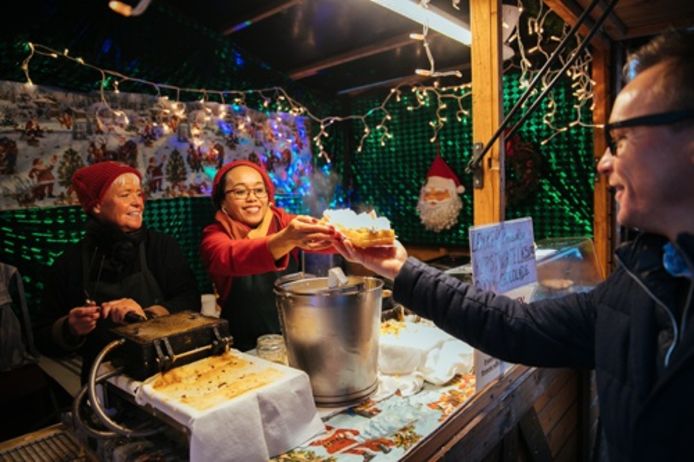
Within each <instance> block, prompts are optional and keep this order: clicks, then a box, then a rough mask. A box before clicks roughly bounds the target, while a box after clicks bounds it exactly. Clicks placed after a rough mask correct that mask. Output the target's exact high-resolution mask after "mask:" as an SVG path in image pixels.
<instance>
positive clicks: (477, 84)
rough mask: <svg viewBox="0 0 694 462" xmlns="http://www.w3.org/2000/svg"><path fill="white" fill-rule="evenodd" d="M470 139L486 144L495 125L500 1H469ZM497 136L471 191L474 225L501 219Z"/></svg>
mask: <svg viewBox="0 0 694 462" xmlns="http://www.w3.org/2000/svg"><path fill="white" fill-rule="evenodd" d="M470 24H471V27H472V43H473V46H472V47H471V49H470V62H471V63H472V141H473V143H482V144H486V143H487V142H488V141H489V140H490V139H491V137H492V135H493V134H494V132H495V131H496V129H497V128H498V127H499V124H500V123H501V118H502V117H501V116H502V106H501V97H502V96H501V55H502V50H501V46H502V43H501V0H475V1H474V2H470ZM502 142H503V140H502V139H499V140H498V141H497V142H496V143H494V145H493V146H492V148H491V149H490V150H489V152H488V153H487V154H486V156H485V157H484V158H483V159H482V163H481V164H480V167H481V169H482V181H483V185H482V188H475V189H474V192H473V200H474V207H473V214H474V220H473V221H474V224H475V225H484V224H488V223H497V222H500V221H503V219H504V208H505V204H504V202H505V200H504V154H503V149H502V146H503V145H502Z"/></svg>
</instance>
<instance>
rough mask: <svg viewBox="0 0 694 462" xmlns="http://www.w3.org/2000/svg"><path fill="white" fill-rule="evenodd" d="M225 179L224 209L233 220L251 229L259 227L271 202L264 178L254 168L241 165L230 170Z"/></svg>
mask: <svg viewBox="0 0 694 462" xmlns="http://www.w3.org/2000/svg"><path fill="white" fill-rule="evenodd" d="M225 179H226V181H225V183H224V200H223V201H222V208H223V209H224V210H226V212H227V214H228V215H229V216H231V218H233V219H235V220H238V221H240V222H242V223H245V224H246V225H248V226H250V227H256V226H258V225H259V224H260V222H262V221H263V217H265V214H266V213H267V210H268V207H269V202H270V200H269V198H268V193H267V188H266V187H265V183H264V182H263V177H262V176H261V175H260V173H259V172H258V171H257V170H255V169H254V168H252V167H248V166H246V165H239V166H238V167H234V168H232V169H231V170H229V172H227V174H226V176H225Z"/></svg>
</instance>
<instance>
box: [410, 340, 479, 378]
mask: <svg viewBox="0 0 694 462" xmlns="http://www.w3.org/2000/svg"><path fill="white" fill-rule="evenodd" d="M472 356H473V349H472V347H471V346H470V345H468V344H467V343H464V342H461V341H460V340H457V339H455V338H453V337H451V338H450V339H449V340H446V341H445V342H444V343H443V344H441V345H439V346H437V347H436V348H434V349H433V350H431V351H430V352H429V353H428V354H427V358H426V361H425V362H424V365H423V366H422V367H421V368H420V371H421V373H422V375H423V376H424V379H425V380H426V381H427V382H429V383H433V384H434V385H443V384H444V383H446V382H448V381H449V380H451V379H452V378H453V377H454V376H455V375H456V374H463V373H466V372H470V370H471V369H472Z"/></svg>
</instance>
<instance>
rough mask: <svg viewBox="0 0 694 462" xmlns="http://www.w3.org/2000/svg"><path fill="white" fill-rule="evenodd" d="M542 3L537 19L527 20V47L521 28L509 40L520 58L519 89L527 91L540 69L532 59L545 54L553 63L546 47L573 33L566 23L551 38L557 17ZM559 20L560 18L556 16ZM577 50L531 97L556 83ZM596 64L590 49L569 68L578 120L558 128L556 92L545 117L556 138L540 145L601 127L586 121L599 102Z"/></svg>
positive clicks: (560, 58) (564, 58) (564, 57)
mask: <svg viewBox="0 0 694 462" xmlns="http://www.w3.org/2000/svg"><path fill="white" fill-rule="evenodd" d="M538 3H539V9H538V11H537V13H536V15H535V16H531V17H528V18H527V20H526V24H525V27H527V35H526V38H525V41H526V43H524V41H523V40H521V34H520V27H521V26H520V24H519V26H518V28H517V29H516V31H515V32H514V33H513V34H512V35H511V37H509V42H510V43H514V44H515V45H516V46H517V48H518V52H519V54H520V59H519V64H518V66H516V65H513V64H512V65H511V67H520V72H521V75H520V77H519V85H520V88H521V89H525V88H527V87H528V86H529V85H530V82H531V81H532V80H533V78H534V77H535V74H536V73H537V71H538V69H539V67H537V66H533V64H532V62H531V60H530V55H537V54H542V55H543V56H544V61H546V60H547V59H549V56H550V54H551V53H550V52H548V51H547V50H546V49H545V47H546V46H547V43H554V44H558V43H559V42H561V41H562V40H563V39H564V37H565V36H566V35H567V34H568V32H569V29H570V27H569V25H568V24H566V23H564V24H563V29H562V32H561V34H560V35H557V34H549V36H547V34H546V33H545V30H546V28H547V21H548V20H549V19H550V17H551V15H555V14H554V13H553V12H552V11H551V10H550V9H549V8H546V7H545V5H544V3H543V2H541V1H540V2H538ZM517 6H518V10H519V12H520V13H522V12H523V10H524V9H523V3H522V2H521V0H518V3H517ZM555 16H556V15H555ZM530 38H534V43H527V41H528V40H529V39H530ZM579 42H580V38H579V37H578V36H577V37H576V43H579ZM573 53H574V52H573V50H570V51H568V52H566V53H564V54H562V55H559V56H557V61H558V63H557V64H556V65H555V69H552V68H550V69H549V70H548V72H547V73H546V74H545V75H544V76H543V78H542V81H541V85H540V87H539V88H538V87H536V89H535V90H534V91H533V94H532V95H531V96H536V95H537V94H539V93H540V92H542V91H543V90H544V89H545V88H547V86H548V85H549V83H550V82H551V81H552V79H554V77H555V76H556V75H557V73H558V72H559V70H558V69H560V68H561V67H562V66H563V65H564V63H565V62H566V61H567V60H568V59H569V58H570V57H571V56H572V54H573ZM592 61H593V56H592V54H591V53H590V51H589V50H588V48H586V49H585V50H584V51H583V54H582V56H579V57H578V58H577V59H576V61H575V62H574V63H573V64H572V65H571V66H570V67H569V68H568V70H567V71H566V74H567V76H568V77H569V78H571V80H572V82H571V89H572V95H573V97H574V103H573V108H572V109H573V113H574V117H575V118H574V119H573V120H571V121H569V122H568V123H566V124H564V125H561V126H556V125H555V116H556V112H557V103H556V100H555V95H554V92H553V91H550V92H549V93H548V94H547V98H548V101H547V111H546V112H545V114H544V115H543V117H542V122H543V123H544V124H545V125H546V126H548V127H549V128H550V129H551V130H552V132H553V133H552V134H551V135H550V136H548V137H547V138H545V139H544V140H542V141H541V143H540V144H542V145H545V144H547V143H549V142H550V141H551V140H552V138H554V137H555V136H557V135H559V134H561V133H564V132H566V131H567V130H569V129H571V128H572V127H576V126H582V127H597V125H595V124H593V123H591V122H588V121H585V120H583V117H584V116H585V114H586V111H585V108H586V107H588V108H589V109H590V111H591V112H592V111H593V109H594V107H595V102H594V99H593V95H594V87H595V81H594V80H593V79H591V77H590V66H591V63H592Z"/></svg>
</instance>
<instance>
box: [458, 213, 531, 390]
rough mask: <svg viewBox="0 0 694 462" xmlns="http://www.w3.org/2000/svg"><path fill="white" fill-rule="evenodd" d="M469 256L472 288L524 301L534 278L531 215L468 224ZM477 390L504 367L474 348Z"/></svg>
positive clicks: (497, 374) (499, 362) (498, 374)
mask: <svg viewBox="0 0 694 462" xmlns="http://www.w3.org/2000/svg"><path fill="white" fill-rule="evenodd" d="M470 259H471V263H472V277H473V283H474V285H475V286H476V287H478V288H480V289H484V290H491V291H493V292H496V293H502V294H505V295H508V296H510V297H511V298H514V299H516V300H520V301H527V299H528V297H529V296H530V294H531V293H532V283H534V282H536V281H537V270H536V267H535V243H534V238H533V222H532V218H529V217H528V218H519V219H517V220H510V221H504V222H501V223H496V224H492V225H483V226H471V227H470ZM474 361H475V375H476V380H477V391H479V390H481V389H482V388H484V387H485V386H486V385H487V384H488V383H489V382H491V381H493V380H495V379H497V378H498V377H501V375H502V374H503V373H504V370H505V369H506V368H507V366H506V365H505V364H504V363H503V362H502V361H500V360H498V359H496V358H494V357H492V356H489V355H487V354H485V353H482V352H481V351H478V350H475V357H474Z"/></svg>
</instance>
